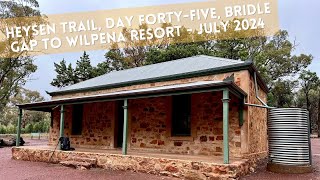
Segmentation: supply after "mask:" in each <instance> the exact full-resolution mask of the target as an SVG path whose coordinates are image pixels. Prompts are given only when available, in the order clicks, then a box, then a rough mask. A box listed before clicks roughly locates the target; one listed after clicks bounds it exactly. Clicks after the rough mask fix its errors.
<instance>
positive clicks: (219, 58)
mask: <svg viewBox="0 0 320 180" xmlns="http://www.w3.org/2000/svg"><path fill="white" fill-rule="evenodd" d="M199 56H203V57H206V58H210V59H215V60H220V61H228V62H244V61H242V60H240V59H238V60H236V59H229V58H223V57H216V56H208V55H199Z"/></svg>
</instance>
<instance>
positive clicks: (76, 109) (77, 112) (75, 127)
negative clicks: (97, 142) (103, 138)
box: [71, 104, 83, 135]
mask: <svg viewBox="0 0 320 180" xmlns="http://www.w3.org/2000/svg"><path fill="white" fill-rule="evenodd" d="M82 119H83V105H82V104H77V105H73V111H72V132H71V134H72V135H81V133H82Z"/></svg>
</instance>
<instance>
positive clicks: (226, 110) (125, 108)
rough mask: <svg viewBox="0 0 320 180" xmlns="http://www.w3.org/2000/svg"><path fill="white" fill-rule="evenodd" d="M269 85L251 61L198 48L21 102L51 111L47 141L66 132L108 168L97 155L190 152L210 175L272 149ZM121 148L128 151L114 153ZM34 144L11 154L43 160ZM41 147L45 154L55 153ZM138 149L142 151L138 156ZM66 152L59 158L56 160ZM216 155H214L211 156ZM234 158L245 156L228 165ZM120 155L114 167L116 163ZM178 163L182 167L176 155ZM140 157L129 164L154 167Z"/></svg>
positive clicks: (237, 171)
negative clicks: (193, 53) (193, 52)
mask: <svg viewBox="0 0 320 180" xmlns="http://www.w3.org/2000/svg"><path fill="white" fill-rule="evenodd" d="M267 92H268V88H267V86H266V84H265V83H264V81H263V80H262V79H261V77H260V75H259V73H258V72H257V70H256V68H255V67H254V65H253V63H252V62H251V61H238V60H231V59H223V58H217V57H210V56H203V55H200V56H194V57H189V58H184V59H178V60H173V61H170V62H163V63H159V64H153V65H148V66H143V67H137V68H132V69H127V70H122V71H116V72H111V73H109V74H105V75H103V76H99V77H96V78H93V79H90V80H87V81H83V82H80V83H78V84H75V85H71V86H69V87H66V88H62V89H59V90H57V91H54V92H50V93H49V94H50V95H51V96H52V100H50V101H45V102H37V103H32V104H22V105H18V106H19V109H20V115H22V111H23V110H34V111H45V112H51V115H52V118H51V128H50V135H49V146H48V147H50V146H51V147H52V146H56V145H57V142H58V139H59V137H61V136H66V137H69V138H70V140H71V146H72V147H74V148H75V149H76V151H74V152H68V153H80V152H87V151H88V152H90V155H88V154H87V155H86V156H88V157H95V158H97V160H98V166H100V167H106V166H103V165H105V164H104V163H103V160H101V159H99V158H101V157H102V156H103V157H105V158H109V159H112V158H115V156H109V155H110V154H117V157H116V159H117V161H121V160H119V159H121V158H122V159H123V158H127V157H128V156H131V159H130V162H131V161H133V159H135V158H133V157H136V158H137V159H139V158H138V157H140V158H141V156H143V157H146V158H151V157H153V161H152V162H153V163H154V161H155V160H154V159H156V158H164V157H170V158H168V161H167V162H166V163H168V162H169V160H170V162H171V160H172V159H175V158H176V159H179V157H183V158H180V159H183V160H188V157H190V159H192V158H194V159H197V158H199V159H200V158H202V159H203V160H206V163H209V165H204V164H202V165H201V166H200V165H199V166H200V167H199V168H195V169H194V166H193V165H194V162H198V163H200V164H201V163H204V162H203V161H200V160H199V161H195V160H192V162H190V163H191V164H192V163H193V164H192V165H190V167H189V166H187V165H181V167H180V168H182V167H185V169H186V167H188V168H189V170H192V171H197V172H202V173H203V174H205V176H206V177H209V176H210V173H211V174H220V175H221V174H222V175H225V176H226V177H236V176H239V174H245V173H248V171H249V170H248V168H249V167H250V166H254V165H253V164H254V162H255V161H256V160H258V159H261V158H264V157H266V156H267V151H268V143H267V110H266V108H264V107H265V106H266V104H265V103H264V102H266V100H267ZM20 117H21V116H20ZM20 120H21V119H20ZM20 124H21V123H20V122H19V125H20ZM19 125H18V136H19V135H20V126H19ZM39 149H41V148H40V147H39ZM39 149H38V150H39ZM118 149H119V152H122V153H116V152H118V151H117V150H118ZM33 150H34V149H32V150H31V149H30V148H27V147H24V148H20V147H16V148H14V149H13V158H15V159H24V160H30V159H32V158H33V160H35V161H45V160H43V159H41V157H32V158H31V157H30V154H32V151H33ZM42 150H43V152H42V153H44V154H46V153H49V152H52V149H51V151H49V149H45V148H42ZM45 150H48V152H46V151H45ZM121 150H122V151H121ZM95 152H96V154H95ZM98 152H99V153H98ZM28 153H29V154H28ZM53 153H55V152H53ZM56 153H63V152H61V151H58V152H56ZM101 153H105V155H101ZM137 153H138V155H139V156H135V155H137ZM34 154H35V153H33V156H35V155H34ZM40 154H41V153H40ZM155 154H156V155H157V156H152V155H155ZM69 155H70V154H69ZM149 155H150V156H149ZM162 155H163V157H161V156H162ZM39 156H41V155H39ZM67 156H68V155H60V156H59V155H55V156H54V158H56V160H55V161H56V162H57V161H59V160H62V159H63V158H66V157H67ZM81 156H83V154H82V155H81ZM212 157H214V158H215V159H216V160H209V159H210V158H212ZM232 159H235V160H240V162H244V163H242V164H241V163H238V164H237V163H236V164H235V165H234V166H230V165H232V163H233V161H232ZM115 161H116V160H115V159H113V160H112V163H109V164H108V168H111V169H112V168H114V166H115V165H114V164H115ZM136 161H137V162H138V161H139V160H136ZM106 162H107V160H106V161H105V163H106ZM139 162H140V161H139ZM159 162H160V160H159ZM161 162H162V161H161ZM161 162H160V165H159V166H155V165H151V166H152V167H153V168H152V167H151V169H150V170H149V171H148V172H150V173H156V172H158V174H159V172H163V171H166V172H169V174H171V175H172V174H173V175H174V174H177V173H178V174H179V173H181V172H185V171H187V170H181V169H179V168H178V169H179V170H175V171H174V172H172V173H171V171H170V169H169V170H168V169H166V168H167V164H161ZM234 162H237V161H234ZM131 163H133V162H131ZM150 163H151V162H150ZM174 163H175V165H176V166H179V163H178V160H177V161H175V162H174ZM180 163H182V164H183V163H187V162H185V161H183V162H182V161H181V162H180ZM210 163H213V164H215V165H219V166H215V165H212V164H211V165H210ZM124 164H126V163H124ZM129 164H130V163H129ZM141 164H142V163H141V162H140V163H139V164H138V165H133V166H132V167H130V168H128V167H126V168H124V169H131V170H137V171H140V170H141V169H143V168H144V169H146V168H150V167H149V166H150V164H149V165H148V167H142V166H144V165H141ZM155 164H156V163H155ZM239 164H240V165H239ZM248 164H249V165H248ZM122 165H123V164H122ZM242 165H243V166H244V167H245V168H243V167H241V166H242ZM117 166H118V168H119V167H120V165H119V164H118V165H117ZM123 166H125V165H123ZM205 166H207V167H208V166H212V167H218V170H217V171H216V170H215V169H213V170H208V168H207V167H205ZM139 167H141V169H140V170H139ZM155 167H158V168H155ZM221 167H226V168H229V169H227V170H226V169H224V170H221ZM232 167H237V168H238V169H237V168H232ZM137 168H138V169H137ZM241 168H242V169H241ZM171 170H172V168H171ZM219 170H221V171H223V172H219ZM242 171H246V172H242ZM182 176H183V175H182Z"/></svg>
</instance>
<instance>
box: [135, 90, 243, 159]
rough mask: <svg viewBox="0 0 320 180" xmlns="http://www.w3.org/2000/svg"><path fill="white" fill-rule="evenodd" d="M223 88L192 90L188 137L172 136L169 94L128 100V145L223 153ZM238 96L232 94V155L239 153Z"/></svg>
mask: <svg viewBox="0 0 320 180" xmlns="http://www.w3.org/2000/svg"><path fill="white" fill-rule="evenodd" d="M221 99H222V92H213V93H199V94H193V95H192V98H191V104H192V107H191V109H192V110H191V124H192V125H191V127H192V130H191V131H192V133H191V137H172V136H171V113H172V112H171V106H170V105H171V97H159V98H149V99H138V100H130V101H129V109H130V117H131V118H130V119H131V123H130V147H131V148H132V149H144V150H156V151H160V152H166V153H180V154H199V155H222V151H223V122H222V101H221ZM238 103H239V100H238V99H237V98H236V97H234V96H231V101H230V114H229V115H230V116H229V117H230V119H229V124H230V128H229V142H230V143H229V145H230V152H231V153H230V155H231V156H232V157H240V156H241V149H240V148H241V142H240V125H239V113H238V112H239V111H238Z"/></svg>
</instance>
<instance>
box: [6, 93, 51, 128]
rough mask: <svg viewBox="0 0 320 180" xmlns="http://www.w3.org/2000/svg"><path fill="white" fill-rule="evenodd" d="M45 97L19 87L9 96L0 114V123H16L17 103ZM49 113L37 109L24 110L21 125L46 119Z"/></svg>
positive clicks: (42, 99) (41, 99) (36, 100)
mask: <svg viewBox="0 0 320 180" xmlns="http://www.w3.org/2000/svg"><path fill="white" fill-rule="evenodd" d="M44 100H45V99H44V98H43V97H42V96H41V95H40V93H39V92H37V91H31V90H28V89H24V88H19V89H18V90H17V94H16V95H14V96H11V97H10V101H9V103H8V105H7V106H6V107H5V108H4V110H3V113H2V114H0V124H3V125H6V126H7V125H10V124H13V125H15V124H16V121H17V119H18V111H17V107H16V105H17V104H25V103H33V102H39V101H44ZM48 118H49V115H48V114H47V113H43V112H37V111H24V113H23V119H22V127H25V125H27V124H29V123H35V122H41V121H43V120H45V119H48Z"/></svg>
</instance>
